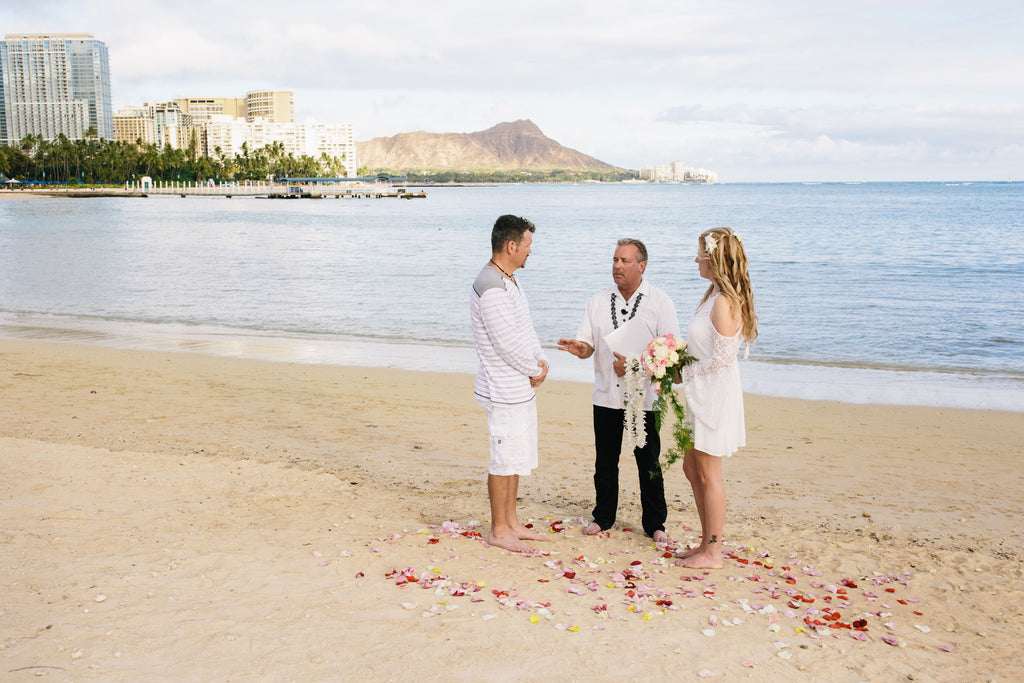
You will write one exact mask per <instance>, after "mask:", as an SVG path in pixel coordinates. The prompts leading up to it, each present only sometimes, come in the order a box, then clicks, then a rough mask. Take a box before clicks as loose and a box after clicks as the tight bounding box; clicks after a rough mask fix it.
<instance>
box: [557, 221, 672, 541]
mask: <svg viewBox="0 0 1024 683" xmlns="http://www.w3.org/2000/svg"><path fill="white" fill-rule="evenodd" d="M646 268H647V247H646V246H644V243H643V242H641V241H640V240H635V239H621V240H619V241H618V244H617V245H616V249H615V256H614V257H613V258H612V280H614V282H615V284H614V286H612V287H609V288H608V289H606V290H604V291H603V292H599V293H598V294H595V295H594V296H593V297H592V298H591V299H590V301H589V302H588V303H587V308H586V310H585V311H584V314H583V322H582V323H581V324H580V328H579V330H578V331H577V332H576V338H575V339H559V340H558V348H559V349H560V350H562V351H568V352H569V353H571V354H572V355H574V356H576V357H578V358H590V357H591V356H593V357H594V399H593V400H594V445H595V447H596V451H597V455H596V458H595V462H594V488H595V489H596V497H597V503H596V505H595V506H594V521H593V522H592V523H591V524H590V526H588V527H587V528H586V529H585V530H584V533H586V534H589V535H594V534H596V533H599V532H601V531H604V530H606V529H609V528H611V526H612V525H613V524H615V515H616V511H617V508H618V503H619V454H620V452H621V451H622V432H623V419H624V418H625V404H624V402H623V396H622V394H623V391H624V390H625V388H626V381H625V374H626V363H625V360H626V357H625V354H628V353H640V352H641V351H642V350H643V348H644V345H646V344H647V343H648V342H649V341H650V340H652V339H654V338H655V337H659V336H661V335H663V334H672V335H675V336H677V337H678V336H679V319H678V318H677V317H676V308H675V306H674V305H673V303H672V299H670V298H669V296H668V295H667V294H665V292H663V291H661V290H660V289H658V288H657V287H655V286H654V285H652V284H650V283H649V282H648V281H647V280H645V279H644V277H643V275H644V270H646ZM626 325H630V326H633V328H634V329H632V330H630V335H629V338H630V339H632V340H633V345H635V346H636V348H633V347H632V346H630V348H619V351H621V353H620V352H616V351H614V350H613V349H612V348H611V347H610V346H609V345H608V342H607V341H605V338H606V337H607V336H608V335H609V334H611V333H612V332H614V331H615V330H618V329H619V328H621V327H624V326H626ZM623 331H624V332H625V330H623ZM644 394H645V395H644V431H645V432H646V436H647V443H646V444H645V445H644V446H642V447H640V448H636V449H635V450H634V451H633V457H634V458H635V459H636V466H637V470H639V476H640V504H641V506H642V508H643V520H642V521H643V527H644V531H645V532H646V533H647V535H648V536H650V537H651V538H653V539H654V541H655V542H656V543H668V542H669V539H668V535H666V533H665V519H666V518H667V517H668V507H667V505H666V504H665V481H664V479H663V478H662V476H661V468H660V467H659V466H658V457H659V456H660V455H661V439H660V438H659V436H658V430H657V429H655V425H654V411H652V410H651V407H652V405H653V403H654V389H653V387H652V385H651V383H650V382H649V381H648V382H647V384H646V389H645V391H644Z"/></svg>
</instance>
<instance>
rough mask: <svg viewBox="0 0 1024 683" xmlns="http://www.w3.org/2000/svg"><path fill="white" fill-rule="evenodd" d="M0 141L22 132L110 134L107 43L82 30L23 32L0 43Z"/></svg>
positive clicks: (47, 135)
mask: <svg viewBox="0 0 1024 683" xmlns="http://www.w3.org/2000/svg"><path fill="white" fill-rule="evenodd" d="M0 73H2V85H0V142H2V143H3V144H9V145H10V144H17V143H18V142H20V141H21V140H22V139H23V138H24V137H25V136H27V135H39V136H41V137H42V138H43V139H45V140H54V139H56V138H57V137H58V136H59V135H60V134H62V133H63V134H64V135H65V136H66V137H68V138H69V139H71V140H80V139H82V138H83V137H85V133H86V131H87V130H89V128H93V129H95V131H96V134H97V135H98V136H99V137H101V138H104V139H108V140H109V139H112V138H113V137H114V116H113V107H112V106H111V100H110V60H109V58H108V55H107V46H106V45H105V44H104V43H103V41H100V40H96V39H95V38H94V37H93V36H92V35H91V34H88V33H28V34H12V33H9V34H7V35H6V36H5V40H3V41H0Z"/></svg>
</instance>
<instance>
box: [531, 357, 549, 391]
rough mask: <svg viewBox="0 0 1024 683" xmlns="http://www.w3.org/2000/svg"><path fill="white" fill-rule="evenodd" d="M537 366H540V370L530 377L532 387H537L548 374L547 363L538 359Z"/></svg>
mask: <svg viewBox="0 0 1024 683" xmlns="http://www.w3.org/2000/svg"><path fill="white" fill-rule="evenodd" d="M537 367H538V368H540V370H541V372H540V374H539V375H537V376H536V377H531V378H530V386H531V387H533V388H537V387H539V386H540V385H541V384H542V383H543V382H544V380H545V379H547V376H548V364H547V363H545V362H544V361H538V363H537Z"/></svg>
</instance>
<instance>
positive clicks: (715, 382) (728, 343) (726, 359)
mask: <svg viewBox="0 0 1024 683" xmlns="http://www.w3.org/2000/svg"><path fill="white" fill-rule="evenodd" d="M712 334H714V337H715V349H714V352H713V353H712V354H711V358H705V359H703V360H699V361H697V362H696V363H691V364H690V365H687V366H685V367H683V369H682V371H681V372H680V375H681V376H682V385H683V391H684V392H685V394H686V405H687V407H688V408H689V409H690V413H691V414H692V415H693V416H694V417H696V418H698V419H700V421H701V422H703V423H705V424H706V425H708V426H709V427H711V428H712V429H714V428H716V427H717V426H718V421H719V418H720V417H721V414H722V401H723V390H724V388H725V385H724V382H723V380H724V377H723V375H724V374H725V373H726V372H727V371H728V370H729V368H731V367H732V366H734V365H735V364H736V355H737V353H738V352H739V349H740V343H741V342H742V336H741V335H739V334H737V335H735V336H733V337H724V336H722V335H721V334H719V333H718V330H714V328H712Z"/></svg>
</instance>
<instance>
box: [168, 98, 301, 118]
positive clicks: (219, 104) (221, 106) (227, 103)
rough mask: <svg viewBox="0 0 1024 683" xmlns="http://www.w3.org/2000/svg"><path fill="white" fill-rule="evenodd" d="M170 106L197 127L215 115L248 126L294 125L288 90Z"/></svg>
mask: <svg viewBox="0 0 1024 683" xmlns="http://www.w3.org/2000/svg"><path fill="white" fill-rule="evenodd" d="M174 103H175V104H177V105H178V107H179V108H180V109H181V111H183V112H185V113H186V114H190V115H191V116H192V120H193V121H194V122H195V123H196V124H197V125H203V124H206V123H209V122H210V121H211V120H213V117H214V116H216V115H219V114H223V115H225V116H230V117H231V118H235V119H245V120H246V121H248V122H249V123H252V122H253V121H255V120H256V119H266V120H267V121H270V122H272V123H292V122H294V121H295V95H294V93H293V92H292V91H291V90H253V91H251V92H248V93H246V94H245V97H179V98H178V99H176V100H174Z"/></svg>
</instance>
